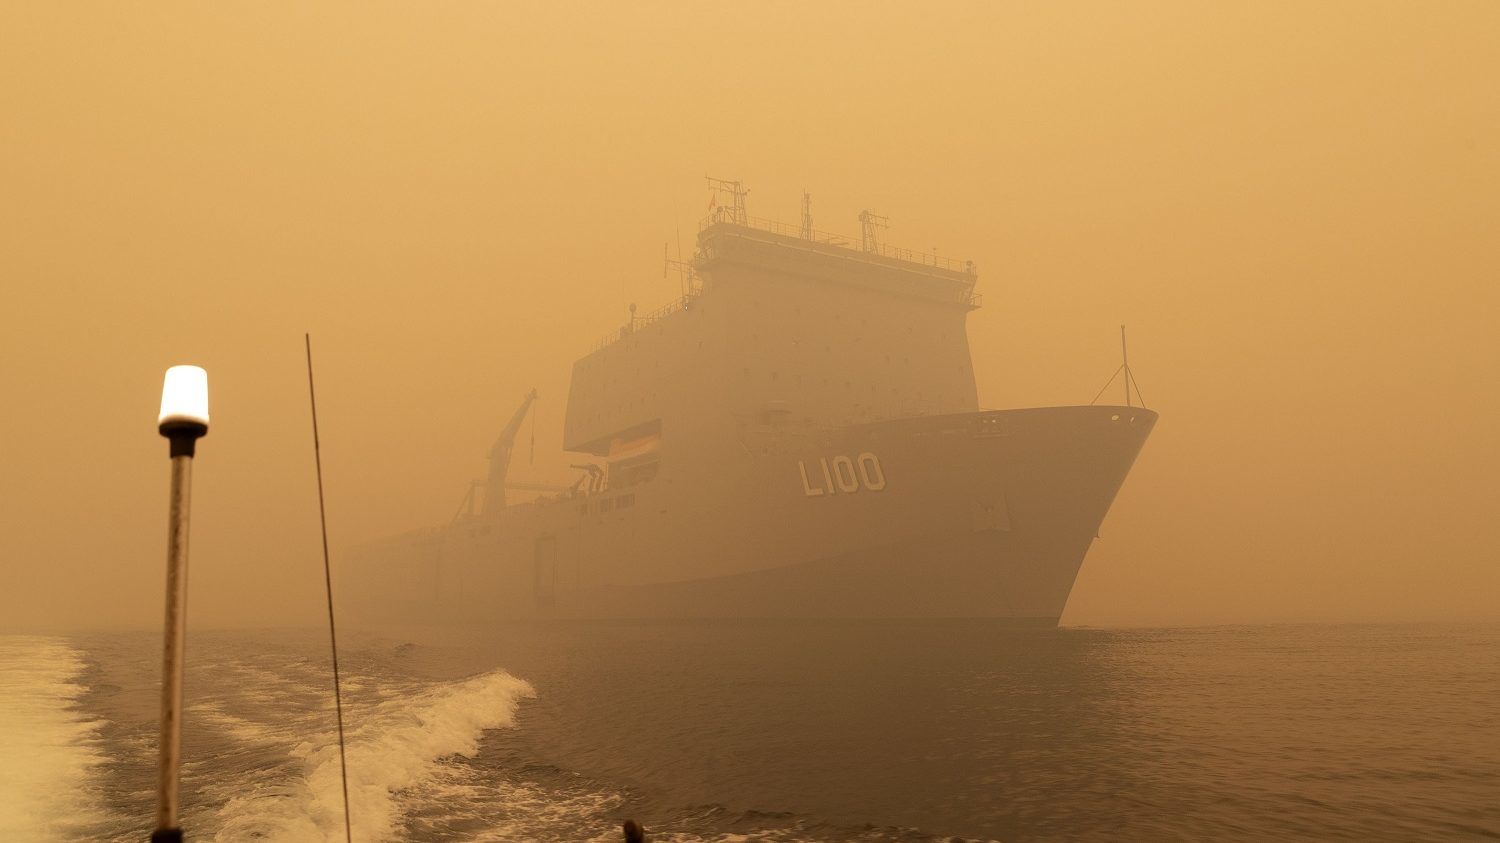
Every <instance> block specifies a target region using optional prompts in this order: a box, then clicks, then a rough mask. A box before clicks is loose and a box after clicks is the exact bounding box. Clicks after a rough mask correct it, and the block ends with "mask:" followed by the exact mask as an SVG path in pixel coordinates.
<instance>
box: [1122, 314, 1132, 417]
mask: <svg viewBox="0 0 1500 843" xmlns="http://www.w3.org/2000/svg"><path fill="white" fill-rule="evenodd" d="M1120 359H1121V362H1120V368H1122V369H1124V370H1125V406H1127V407H1129V406H1130V352H1129V351H1127V350H1126V348H1125V326H1124V325H1121V326H1120Z"/></svg>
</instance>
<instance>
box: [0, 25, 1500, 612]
mask: <svg viewBox="0 0 1500 843" xmlns="http://www.w3.org/2000/svg"><path fill="white" fill-rule="evenodd" d="M1497 44H1500V4H1496V3H1494V2H1490V0H1480V1H1479V2H1459V0H1451V1H1450V2H1444V3H1432V4H1416V3H1380V2H1331V3H1293V2H1257V3H1199V2H1172V3H1168V2H1148V3H1131V4H1119V3H1111V2H1066V3H1024V4H1010V3H1004V4H1002V3H985V2H976V3H939V4H933V3H926V4H908V5H906V6H900V5H896V6H892V5H887V4H870V3H866V2H850V3H837V4H835V3H819V4H801V3H773V4H762V3H743V4H722V3H720V4H704V3H673V4H597V5H593V6H575V5H571V4H557V5H554V6H550V7H549V6H546V5H545V4H536V5H534V6H531V7H523V6H521V5H519V4H502V3H478V2H454V3H436V4H431V3H314V4H304V3H290V2H271V3H255V4H202V3H169V4H146V5H140V4H124V5H115V4H84V5H76V4H54V3H10V4H6V5H4V7H3V8H0V113H3V115H4V119H3V121H0V196H3V201H0V285H3V287H0V290H3V298H0V305H3V306H0V320H3V322H0V327H3V330H0V396H3V400H4V405H3V410H0V476H3V478H4V479H3V484H0V564H3V566H4V569H3V570H4V584H3V587H0V613H3V615H0V626H4V627H7V628H17V629H31V628H43V627H53V626H75V625H117V624H130V625H144V624H156V623H159V622H160V612H161V586H162V581H163V577H164V573H163V570H164V568H163V559H164V554H165V531H166V527H165V516H166V490H167V479H168V474H167V460H166V450H167V449H166V444H165V442H164V441H163V440H161V439H160V438H159V437H157V435H156V432H155V429H154V419H155V411H156V406H155V404H156V401H157V397H158V390H159V388H160V378H161V375H162V372H163V370H164V369H166V367H167V366H168V365H171V364H173V363H178V362H197V363H200V364H201V365H203V366H205V367H206V368H207V369H208V370H209V373H210V380H211V388H212V400H213V404H212V412H213V430H212V432H211V434H210V435H209V437H208V438H207V439H206V440H204V442H203V444H202V446H201V447H200V449H199V460H198V466H197V475H196V487H195V490H194V500H193V503H194V522H193V551H192V566H193V567H192V594H193V596H192V606H191V612H192V619H193V623H194V624H195V625H224V624H233V625H238V624H256V625H259V624H302V623H317V622H318V621H319V620H320V612H321V611H322V609H321V602H320V601H321V599H322V597H321V588H322V573H321V567H320V564H321V563H320V559H319V545H318V537H317V508H316V497H315V486H314V479H313V474H312V454H311V441H310V430H309V417H308V410H307V399H306V393H305V389H306V382H305V374H304V372H303V369H302V357H301V355H302V333H303V331H304V330H306V331H310V332H311V333H312V335H313V342H314V349H315V352H316V353H317V355H318V363H319V366H320V370H319V372H318V375H319V387H320V394H319V402H320V410H321V412H322V419H321V421H322V425H323V435H324V447H325V451H324V458H325V469H326V472H327V487H328V494H329V517H330V523H331V531H332V532H331V540H332V543H333V546H334V549H335V552H337V551H338V550H339V549H340V548H347V547H348V546H349V545H350V544H351V543H353V542H356V541H360V540H364V539H367V538H372V537H375V536H378V535H382V534H385V533H389V532H392V531H396V530H400V529H406V528H411V527H416V526H421V525H427V524H434V523H441V522H444V521H446V520H447V519H448V518H449V517H450V516H451V515H452V514H453V512H454V510H455V509H456V508H457V507H458V505H459V502H460V499H461V498H462V496H463V493H464V489H465V484H466V483H467V482H468V481H469V480H470V479H472V478H475V477H478V476H480V475H481V474H482V472H483V471H484V457H485V454H486V452H487V449H488V447H489V444H490V442H491V441H492V440H493V438H494V435H495V433H496V431H497V430H498V428H499V427H500V426H501V425H502V424H503V423H504V421H505V419H507V418H508V417H509V415H510V413H511V411H512V409H513V408H514V406H515V404H516V403H517V402H519V401H520V399H521V397H522V395H523V394H524V393H525V391H526V390H527V389H528V388H530V387H532V386H536V387H537V388H538V390H539V391H540V393H541V396H542V397H541V400H540V402H539V404H538V408H537V409H538V419H537V424H536V428H535V438H536V458H535V464H534V466H533V465H529V464H527V462H526V459H527V457H526V452H527V444H526V440H527V438H528V437H529V435H530V434H529V432H524V431H523V434H522V442H521V444H520V445H519V447H518V448H517V452H518V455H519V456H518V458H517V463H516V468H515V469H514V470H513V472H512V476H513V477H518V478H521V479H541V480H553V481H556V480H562V479H565V478H566V477H567V476H568V471H567V462H568V460H567V458H566V457H565V456H564V455H563V454H561V453H560V451H559V446H560V433H561V417H562V410H563V398H564V396H565V395H566V386H567V377H568V373H569V367H570V365H571V362H572V360H573V359H574V358H575V357H576V356H578V355H579V354H581V353H582V352H584V351H586V350H587V349H588V347H589V346H590V344H591V343H592V342H593V341H594V340H595V339H596V338H597V337H598V336H600V335H602V334H604V333H605V332H606V331H608V330H611V329H613V328H615V327H616V326H618V325H619V324H620V323H621V322H622V321H623V320H624V319H625V317H626V307H627V305H628V304H629V303H630V302H639V303H640V305H641V307H642V308H644V309H650V308H651V307H654V306H655V305H656V304H658V303H660V302H661V301H664V300H666V299H667V298H669V297H670V296H672V295H674V294H675V293H676V290H677V281H676V280H675V278H674V279H672V280H664V279H663V277H662V272H661V250H662V244H663V242H665V241H674V240H675V239H676V238H677V236H678V233H679V232H680V233H681V237H682V239H683V241H684V243H685V244H690V242H691V238H692V237H693V236H694V234H695V233H696V230H697V220H698V218H699V216H701V215H702V213H703V212H704V211H705V209H706V203H707V193H706V191H705V189H704V182H703V176H704V175H705V174H711V175H715V176H720V177H726V178H737V179H741V180H743V181H745V182H746V183H747V184H748V185H749V186H750V187H751V190H752V192H751V194H750V198H749V202H750V210H751V213H752V214H754V215H756V216H765V217H771V218H780V219H786V220H791V221H795V220H796V218H797V215H798V212H799V198H800V194H801V192H802V190H803V189H806V190H808V191H809V192H811V193H812V195H813V202H814V214H815V217H816V221H817V225H818V227H819V228H821V229H828V230H835V231H848V232H854V231H857V224H856V222H855V216H856V214H857V213H858V212H859V211H860V210H861V209H864V208H870V209H874V210H877V211H880V212H883V213H886V214H889V216H890V218H891V229H890V231H889V240H890V241H891V242H892V243H895V244H898V245H903V246H908V247H912V248H917V249H923V250H927V249H931V248H936V249H937V250H938V251H939V252H941V253H942V254H945V255H951V256H954V257H968V258H972V259H973V260H974V261H975V262H976V263H977V264H978V265H979V268H980V273H981V277H980V291H981V292H982V293H983V294H984V301H985V307H984V308H983V309H981V310H979V311H976V312H975V313H974V314H973V315H971V316H970V320H969V330H970V336H971V342H972V347H973V351H974V357H975V368H976V370H977V374H978V379H979V388H980V398H981V403H982V404H983V405H985V406H988V407H1013V406H1026V405H1042V404H1063V403H1087V402H1088V401H1089V399H1090V398H1092V397H1093V395H1094V393H1095V391H1096V390H1097V389H1098V388H1099V387H1100V386H1101V385H1102V384H1103V382H1104V380H1105V379H1106V378H1108V376H1109V374H1110V373H1111V372H1112V371H1113V370H1114V368H1115V367H1116V365H1117V364H1118V357H1119V347H1118V334H1117V331H1118V326H1119V325H1120V324H1121V323H1126V324H1128V325H1129V327H1130V336H1131V344H1132V345H1131V363H1132V365H1133V367H1134V368H1135V370H1136V371H1137V374H1138V376H1139V379H1140V382H1141V385H1142V386H1143V387H1144V389H1145V397H1146V399H1147V400H1148V402H1149V403H1150V405H1151V406H1152V407H1153V408H1155V409H1157V410H1159V411H1160V412H1161V414H1162V421H1161V423H1160V424H1159V425H1158V426H1157V428H1156V432H1155V434H1154V436H1153V438H1152V440H1151V441H1150V442H1149V443H1148V444H1147V446H1146V448H1145V451H1144V452H1143V453H1142V455H1141V458H1140V460H1139V462H1138V463H1137V465H1136V468H1135V470H1134V472H1133V473H1132V474H1131V476H1130V478H1129V480H1128V481H1127V482H1126V485H1125V489H1124V491H1123V492H1122V494H1121V495H1120V498H1119V499H1118V501H1117V502H1116V505H1115V507H1114V509H1113V511H1112V512H1111V513H1110V515H1109V517H1108V519H1107V520H1106V521H1105V524H1104V528H1103V538H1102V540H1101V541H1099V542H1098V543H1096V544H1095V546H1094V549H1093V550H1092V552H1091V553H1090V555H1089V558H1088V559H1087V561H1086V562H1085V563H1084V568H1083V572H1082V574H1081V575H1080V578H1079V581H1078V584H1077V587H1076V589H1075V591H1074V593H1073V597H1072V601H1071V603H1070V604H1069V607H1068V610H1067V612H1066V614H1065V615H1064V618H1063V621H1064V623H1068V624H1121V623H1127V624H1137V623H1200V622H1204V623H1217V622H1235V621H1280V620H1329V621H1339V620H1383V619H1389V620H1423V619H1431V620H1440V619H1468V620H1474V619H1486V618H1489V619H1493V618H1496V617H1497V616H1500V565H1497V562H1500V559H1497V556H1500V553H1497V550H1500V541H1497V536H1496V527H1495V524H1496V521H1495V519H1494V517H1493V512H1494V510H1495V508H1496V504H1497V503H1500V495H1497V479H1496V478H1497V469H1500V451H1497V446H1496V428H1497V419H1500V390H1497V389H1496V386H1497V384H1500V371H1497V369H1500V340H1497V337H1496V331H1497V326H1496V316H1497V314H1500V292H1497V290H1500V235H1497V232H1500V81H1497V80H1500V49H1497V47H1496V45H1497Z"/></svg>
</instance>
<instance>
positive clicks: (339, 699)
mask: <svg viewBox="0 0 1500 843" xmlns="http://www.w3.org/2000/svg"><path fill="white" fill-rule="evenodd" d="M302 338H303V340H304V341H305V343H306V345H307V398H308V401H309V402H310V403H311V404H312V428H313V464H314V465H316V466H317V470H318V524H319V526H320V527H321V528H322V531H323V585H324V588H325V591H326V593H327V594H328V646H329V649H330V650H331V651H332V653H333V710H334V713H335V715H336V716H337V718H338V724H339V782H340V783H341V784H342V785H343V787H344V840H345V841H346V843H353V840H354V833H353V831H351V829H350V827H349V765H348V763H347V762H346V761H345V760H344V697H343V694H342V692H341V691H340V690H339V639H338V634H337V633H336V632H335V631H334V626H333V571H332V567H331V566H330V565H329V564H328V514H327V511H326V510H325V509H324V507H323V449H322V446H321V444H320V443H319V441H318V395H317V393H316V392H315V391H314V390H313V364H312V334H303V335H302Z"/></svg>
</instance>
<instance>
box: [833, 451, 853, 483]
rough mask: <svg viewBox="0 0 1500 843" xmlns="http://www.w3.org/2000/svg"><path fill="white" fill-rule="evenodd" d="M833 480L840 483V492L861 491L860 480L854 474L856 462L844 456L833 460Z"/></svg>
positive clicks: (840, 455) (841, 455)
mask: <svg viewBox="0 0 1500 843" xmlns="http://www.w3.org/2000/svg"><path fill="white" fill-rule="evenodd" d="M833 479H834V480H836V481H838V484H839V491H840V492H858V491H859V478H858V477H857V476H855V474H854V460H851V459H849V458H848V457H846V456H844V455H843V454H839V455H838V456H836V457H834V458H833Z"/></svg>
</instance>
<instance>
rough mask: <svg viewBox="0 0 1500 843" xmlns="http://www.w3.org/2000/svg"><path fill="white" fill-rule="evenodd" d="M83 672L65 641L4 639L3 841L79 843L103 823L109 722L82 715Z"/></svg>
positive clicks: (0, 641)
mask: <svg viewBox="0 0 1500 843" xmlns="http://www.w3.org/2000/svg"><path fill="white" fill-rule="evenodd" d="M83 668H84V661H83V657H82V655H80V654H79V652H78V651H77V650H75V649H73V648H72V647H71V646H69V645H68V642H67V641H65V640H63V639H60V638H47V637H40V636H29V635H26V636H0V839H3V840H48V839H51V840H56V839H68V838H75V837H79V836H84V835H86V834H87V833H88V831H89V830H90V829H92V828H96V827H97V826H98V824H99V823H101V822H103V820H104V819H105V815H104V811H103V809H102V807H101V806H100V804H99V798H98V788H97V783H96V781H95V775H96V773H97V769H96V768H97V767H98V766H99V765H100V764H101V763H103V761H104V756H103V754H102V753H101V752H100V751H99V748H98V740H99V729H100V727H101V726H102V725H103V722H102V721H100V720H95V719H91V718H89V717H87V716H85V715H84V714H83V713H82V712H81V711H79V708H78V704H77V701H78V698H79V697H80V696H82V694H83V692H84V691H85V690H87V689H86V688H85V687H84V686H83V685H82V684H80V683H79V682H78V679H79V676H80V675H81V674H82V673H83Z"/></svg>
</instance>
